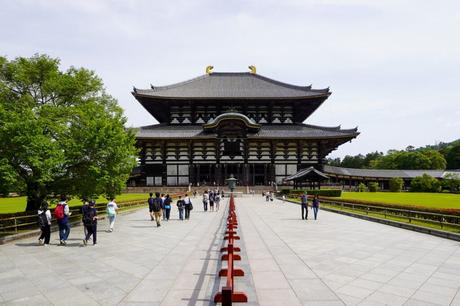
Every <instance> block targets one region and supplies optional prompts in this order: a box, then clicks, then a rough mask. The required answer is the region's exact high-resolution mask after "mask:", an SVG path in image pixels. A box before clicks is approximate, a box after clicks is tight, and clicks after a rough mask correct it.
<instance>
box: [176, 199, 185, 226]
mask: <svg viewBox="0 0 460 306" xmlns="http://www.w3.org/2000/svg"><path fill="white" fill-rule="evenodd" d="M176 205H177V209H178V210H179V220H182V221H183V220H184V209H185V202H184V200H182V197H181V196H179V199H178V200H177V204H176Z"/></svg>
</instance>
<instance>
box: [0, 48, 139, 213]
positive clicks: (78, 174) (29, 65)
mask: <svg viewBox="0 0 460 306" xmlns="http://www.w3.org/2000/svg"><path fill="white" fill-rule="evenodd" d="M59 64H60V63H59V60H58V59H53V58H50V57H48V56H46V55H35V56H33V57H31V58H23V57H19V58H16V59H14V60H11V61H9V60H8V59H6V58H4V57H0V123H1V124H0V141H1V143H2V146H1V147H0V168H2V169H5V172H4V173H6V174H5V175H1V176H0V182H1V181H2V180H4V181H8V182H9V185H8V186H10V187H11V185H12V182H15V184H14V185H16V186H18V188H19V186H21V185H23V186H24V188H25V191H26V193H27V197H28V203H27V210H32V209H35V208H37V206H38V205H39V204H40V202H41V201H42V200H43V199H45V198H46V197H48V196H50V195H55V194H60V193H64V194H70V195H76V196H80V197H83V196H88V197H91V196H97V195H100V194H106V195H107V196H113V195H115V194H117V193H120V192H121V190H122V188H123V187H124V186H125V183H126V181H127V179H128V177H129V174H130V172H131V170H132V168H133V167H134V166H135V164H136V155H137V154H136V153H137V150H136V148H135V146H134V144H135V138H134V133H133V132H132V131H131V130H127V129H126V128H125V127H124V124H125V123H126V118H125V117H124V116H123V111H122V109H121V108H120V107H119V106H118V104H117V102H116V101H115V100H114V99H113V98H112V97H111V96H109V95H108V94H107V93H106V92H105V90H104V87H103V83H102V80H101V79H100V78H99V77H97V76H96V75H95V73H94V72H92V71H90V70H87V69H84V68H75V67H71V68H69V69H67V70H66V71H61V70H60V69H59Z"/></svg>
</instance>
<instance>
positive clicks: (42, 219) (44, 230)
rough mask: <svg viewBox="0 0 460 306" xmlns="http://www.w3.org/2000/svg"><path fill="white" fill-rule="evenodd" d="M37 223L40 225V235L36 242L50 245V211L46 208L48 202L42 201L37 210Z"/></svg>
mask: <svg viewBox="0 0 460 306" xmlns="http://www.w3.org/2000/svg"><path fill="white" fill-rule="evenodd" d="M38 224H39V225H40V230H41V235H40V237H39V238H38V244H43V245H46V246H48V245H50V238H51V212H50V210H49V209H48V202H46V201H43V202H42V204H41V206H40V209H39V210H38Z"/></svg>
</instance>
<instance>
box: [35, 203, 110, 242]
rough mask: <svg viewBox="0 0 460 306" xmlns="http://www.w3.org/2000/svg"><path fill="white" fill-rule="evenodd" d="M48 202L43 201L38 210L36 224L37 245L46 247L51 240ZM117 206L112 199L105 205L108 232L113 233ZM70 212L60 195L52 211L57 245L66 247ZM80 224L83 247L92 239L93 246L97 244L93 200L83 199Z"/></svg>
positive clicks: (95, 211) (96, 218) (95, 215)
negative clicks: (38, 230) (37, 230)
mask: <svg viewBox="0 0 460 306" xmlns="http://www.w3.org/2000/svg"><path fill="white" fill-rule="evenodd" d="M48 206H49V205H48V202H47V201H43V202H42V205H41V207H40V209H39V210H38V224H39V226H40V230H41V234H40V237H39V238H38V243H39V244H42V245H45V246H48V245H49V244H50V239H51V219H52V216H51V211H50V210H49V207H48ZM117 210H118V205H117V203H116V202H115V199H114V198H111V199H110V202H109V203H108V204H107V207H106V213H107V219H108V221H109V228H108V230H107V231H108V232H113V229H114V226H115V219H116V216H117ZM71 215H72V212H71V211H70V209H69V205H68V203H67V197H66V196H65V195H61V197H60V201H59V202H58V203H57V205H56V208H55V209H54V218H55V219H56V221H57V224H58V228H59V245H64V246H65V245H67V240H68V238H69V234H70V220H69V218H70V216H71ZM81 215H82V222H83V226H84V238H83V245H85V246H86V245H87V244H88V241H89V239H90V238H91V237H92V238H93V239H92V240H93V245H96V244H97V220H98V219H99V217H98V215H97V209H96V202H95V201H94V200H90V201H88V200H87V199H86V198H84V199H83V206H82V208H81Z"/></svg>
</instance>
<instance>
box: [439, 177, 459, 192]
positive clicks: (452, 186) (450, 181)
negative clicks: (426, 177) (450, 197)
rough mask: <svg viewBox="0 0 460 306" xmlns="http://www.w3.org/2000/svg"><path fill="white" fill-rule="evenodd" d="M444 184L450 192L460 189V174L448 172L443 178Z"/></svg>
mask: <svg viewBox="0 0 460 306" xmlns="http://www.w3.org/2000/svg"><path fill="white" fill-rule="evenodd" d="M442 186H443V187H444V188H446V189H448V190H449V191H450V192H456V191H460V174H456V173H448V174H447V175H446V176H444V178H443V179H442Z"/></svg>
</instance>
